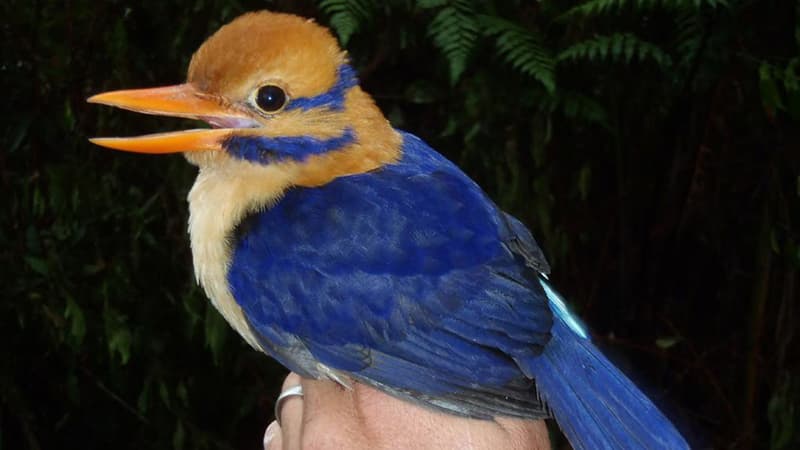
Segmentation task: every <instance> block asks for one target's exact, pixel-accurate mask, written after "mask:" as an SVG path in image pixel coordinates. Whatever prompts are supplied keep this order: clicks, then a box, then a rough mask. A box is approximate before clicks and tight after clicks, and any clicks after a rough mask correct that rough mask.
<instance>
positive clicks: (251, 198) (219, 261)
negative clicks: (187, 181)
mask: <svg viewBox="0 0 800 450" xmlns="http://www.w3.org/2000/svg"><path fill="white" fill-rule="evenodd" d="M291 172H292V167H291V166H290V165H281V166H263V165H258V164H252V163H249V162H246V161H238V160H229V161H225V162H223V163H222V164H219V165H214V166H206V167H203V166H202V165H201V167H200V173H199V174H198V176H197V180H196V181H195V183H194V186H192V190H191V191H190V192H189V197H188V200H189V235H190V238H191V244H192V257H193V260H194V271H195V277H196V278H197V281H198V282H199V283H200V285H201V286H203V289H204V290H205V292H206V295H208V297H209V298H210V299H211V303H212V304H213V305H214V307H215V308H217V310H218V311H219V312H220V313H221V314H222V316H223V317H224V318H225V320H227V321H228V323H229V324H230V325H231V326H232V327H233V328H234V329H235V330H236V331H237V332H238V333H239V334H240V335H241V336H242V337H243V338H244V340H245V341H247V343H248V344H250V345H251V346H253V347H254V348H256V349H261V346H260V345H259V344H258V339H257V337H256V336H255V335H254V334H253V331H252V330H251V329H250V327H249V325H248V323H247V320H246V319H245V316H244V313H243V311H242V308H241V307H240V306H239V305H238V303H236V300H235V299H234V298H233V295H232V294H231V289H230V286H229V284H228V276H227V275H228V269H229V268H230V263H231V257H232V254H231V253H232V248H231V245H232V243H231V242H230V237H231V233H232V232H233V231H234V228H235V227H236V225H237V224H238V223H239V222H240V221H241V220H242V219H243V218H244V217H245V215H246V214H248V213H250V212H252V211H256V210H260V209H263V208H267V207H269V206H271V205H272V204H274V203H275V202H276V201H277V200H278V199H279V198H280V196H281V195H282V194H283V192H284V191H285V190H286V188H287V187H288V186H289V180H290V179H291V175H292V174H291Z"/></svg>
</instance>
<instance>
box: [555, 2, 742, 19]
mask: <svg viewBox="0 0 800 450" xmlns="http://www.w3.org/2000/svg"><path fill="white" fill-rule="evenodd" d="M704 6H710V7H711V8H716V7H717V6H728V0H588V1H585V2H583V3H581V4H580V5H576V6H574V7H572V8H570V9H568V10H567V12H565V13H564V14H562V15H561V17H560V18H561V19H565V18H570V17H575V16H580V17H596V16H601V15H604V14H612V13H619V12H620V11H622V10H623V9H625V8H631V9H633V10H635V11H649V10H653V9H655V8H659V7H662V8H678V9H692V10H698V9H700V8H702V7H704Z"/></svg>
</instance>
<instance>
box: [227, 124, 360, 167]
mask: <svg viewBox="0 0 800 450" xmlns="http://www.w3.org/2000/svg"><path fill="white" fill-rule="evenodd" d="M354 139H355V135H354V133H353V130H352V129H350V128H348V129H345V130H344V132H343V133H342V135H341V136H337V137H332V138H328V139H321V138H317V137H313V136H279V137H268V136H259V135H232V136H230V137H228V138H226V139H225V141H224V143H223V146H224V147H225V150H226V151H227V152H228V153H230V154H231V155H233V156H235V157H237V158H239V159H244V160H246V161H250V162H254V163H258V164H270V163H275V162H280V161H283V160H287V159H291V160H295V161H304V160H305V159H306V158H308V157H309V156H311V155H319V154H322V153H325V152H329V151H332V150H338V149H340V148H342V147H344V146H346V145H349V144H351V143H353V140H354Z"/></svg>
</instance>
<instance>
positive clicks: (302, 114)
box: [89, 11, 400, 186]
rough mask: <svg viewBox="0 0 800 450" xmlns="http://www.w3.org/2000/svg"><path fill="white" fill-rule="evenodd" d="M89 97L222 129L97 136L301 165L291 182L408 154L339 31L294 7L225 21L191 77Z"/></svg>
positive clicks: (124, 144)
mask: <svg viewBox="0 0 800 450" xmlns="http://www.w3.org/2000/svg"><path fill="white" fill-rule="evenodd" d="M89 102H91V103H101V104H106V105H111V106H116V107H119V108H124V109H129V110H132V111H136V112H141V113H146V114H158V115H167V116H176V117H188V118H194V119H200V120H203V121H206V122H208V123H209V124H211V125H212V126H213V127H215V129H198V130H187V131H180V132H173V133H159V134H153V135H146V136H140V137H132V138H95V139H92V142H94V143H95V144H98V145H102V146H105V147H109V148H113V149H117V150H125V151H133V152H142V153H174V152H185V153H186V155H187V158H188V159H189V160H190V161H192V162H194V163H196V164H197V165H199V166H200V167H201V169H202V168H204V167H213V166H217V165H220V164H227V162H228V161H229V160H231V159H233V160H238V161H245V162H249V163H251V164H256V165H261V166H281V167H285V169H286V171H291V172H292V174H293V175H292V176H291V177H290V178H291V181H290V183H291V184H298V185H304V186H314V185H319V184H324V183H327V182H328V181H330V180H331V179H333V178H336V177H338V176H342V175H347V174H353V173H360V172H365V171H368V170H371V169H374V168H376V167H379V166H380V165H382V164H386V163H388V162H391V161H393V160H396V159H397V158H398V157H399V152H400V137H399V135H398V134H397V133H396V132H395V131H394V130H393V129H392V128H391V126H390V125H389V124H388V122H387V121H386V119H385V118H384V117H383V114H382V113H381V112H380V110H379V109H378V108H377V107H376V106H375V104H374V102H373V101H372V99H371V98H370V97H369V96H368V95H367V94H365V93H364V92H363V91H361V89H360V88H359V87H358V83H357V79H356V77H355V73H354V72H353V70H352V68H351V67H350V66H349V64H348V60H347V55H346V53H345V52H343V51H342V50H341V49H340V47H339V45H338V43H337V42H336V39H335V38H334V37H333V36H332V35H331V33H330V32H329V31H328V30H327V29H326V28H324V27H321V26H319V25H318V24H316V23H314V22H313V21H311V20H307V19H304V18H301V17H297V16H293V15H289V14H280V13H273V12H268V11H262V12H256V13H249V14H245V15H243V16H240V17H239V18H237V19H235V20H234V21H232V22H231V23H229V24H227V25H225V26H224V27H222V28H220V29H219V30H218V31H217V32H216V33H215V34H214V35H212V36H211V37H210V38H209V39H208V40H206V42H205V43H203V45H202V46H201V47H200V48H199V49H198V50H197V52H196V53H195V54H194V56H193V57H192V61H191V63H190V64H189V71H188V77H187V82H186V83H185V84H181V85H176V86H168V87H161V88H151V89H136V90H124V91H113V92H107V93H103V94H98V95H95V96H93V97H91V98H89Z"/></svg>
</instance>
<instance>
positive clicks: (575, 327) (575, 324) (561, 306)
mask: <svg viewBox="0 0 800 450" xmlns="http://www.w3.org/2000/svg"><path fill="white" fill-rule="evenodd" d="M539 282H540V283H541V284H542V287H543V288H544V292H545V294H547V298H548V299H549V300H550V305H552V307H551V309H552V310H553V312H554V313H555V315H556V316H558V318H560V319H561V320H563V321H564V323H566V324H567V326H569V328H570V329H571V330H572V331H573V332H574V333H575V334H577V335H578V336H580V337H582V338H583V339H589V333H587V332H586V327H584V326H583V324H582V323H581V321H580V319H578V318H577V317H576V316H574V315H573V314H572V313H571V312H570V311H569V309H567V305H566V303H564V299H563V298H562V297H561V295H560V294H559V293H558V292H556V291H555V290H554V289H553V288H552V287H550V283H548V282H547V281H545V280H543V279H541V278H540V279H539Z"/></svg>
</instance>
